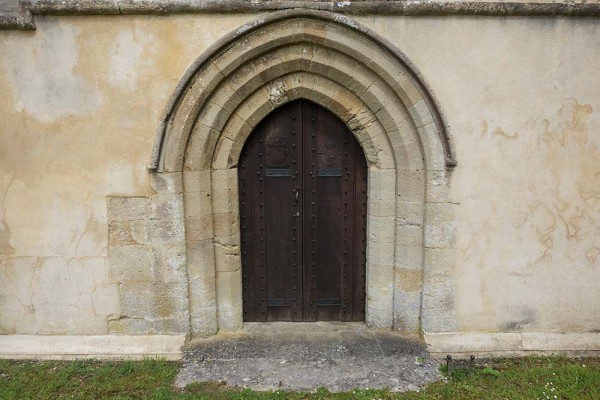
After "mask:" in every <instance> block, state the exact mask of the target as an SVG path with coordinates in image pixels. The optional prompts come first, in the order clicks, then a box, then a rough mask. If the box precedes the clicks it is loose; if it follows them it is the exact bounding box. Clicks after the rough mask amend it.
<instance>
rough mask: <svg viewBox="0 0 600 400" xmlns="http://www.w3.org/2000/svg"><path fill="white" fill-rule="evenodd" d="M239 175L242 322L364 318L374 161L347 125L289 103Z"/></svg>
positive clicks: (255, 141)
mask: <svg viewBox="0 0 600 400" xmlns="http://www.w3.org/2000/svg"><path fill="white" fill-rule="evenodd" d="M238 176H239V182H238V183H239V199H240V228H241V249H242V257H241V258H242V278H243V280H242V285H243V301H244V306H243V307H244V321H327V320H337V321H364V319H365V249H366V229H365V227H366V210H367V165H366V161H365V157H364V154H363V152H362V149H361V147H360V145H359V144H358V142H357V141H356V139H355V138H354V136H353V135H352V133H351V132H350V131H349V130H348V128H347V127H346V126H345V125H344V123H343V122H341V121H340V120H339V119H337V118H336V117H335V116H334V115H333V114H331V113H330V112H329V111H327V110H326V109H324V108H322V107H320V106H318V105H317V104H315V103H312V102H310V101H307V100H298V101H294V102H292V103H288V104H287V105H285V106H282V107H280V108H278V109H276V110H275V111H273V112H272V113H271V114H270V115H269V116H268V117H267V118H265V119H264V120H263V121H262V122H261V123H260V124H259V125H258V126H257V127H256V129H255V130H254V132H253V133H252V135H251V136H250V138H249V139H248V141H247V142H246V144H245V145H244V149H243V150H242V155H241V157H240V162H239V166H238Z"/></svg>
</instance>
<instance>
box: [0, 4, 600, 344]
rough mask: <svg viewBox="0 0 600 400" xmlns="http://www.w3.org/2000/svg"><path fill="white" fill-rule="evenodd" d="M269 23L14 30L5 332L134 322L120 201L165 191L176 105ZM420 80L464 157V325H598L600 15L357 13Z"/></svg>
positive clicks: (225, 19)
mask: <svg viewBox="0 0 600 400" xmlns="http://www.w3.org/2000/svg"><path fill="white" fill-rule="evenodd" d="M257 17H258V15H249V14H245V15H228V16H226V15H209V16H203V15H192V16H171V17H144V16H130V17H38V18H36V24H37V30H36V31H33V32H0V143H2V144H1V145H0V196H1V197H0V333H4V334H14V333H17V334H105V333H107V332H108V323H109V320H118V319H119V318H120V317H121V316H122V315H121V308H120V304H119V283H118V282H116V281H114V280H113V279H112V278H111V276H110V275H109V273H108V267H107V257H108V254H107V243H108V227H107V223H108V222H107V205H106V204H107V196H140V197H145V196H149V195H150V194H151V186H150V182H149V174H148V170H147V165H148V163H149V161H150V159H151V153H152V147H153V144H154V140H155V134H156V131H157V127H158V123H159V121H160V119H161V118H162V116H163V115H162V114H163V112H164V109H165V106H166V104H167V100H168V98H169V97H170V96H171V94H172V93H173V91H174V90H175V87H176V85H177V82H178V81H179V79H180V77H181V76H182V75H183V73H184V72H185V70H186V69H187V67H188V66H189V65H190V64H191V63H192V62H193V61H194V59H195V58H196V57H197V56H198V55H200V54H201V53H202V52H203V51H204V50H205V49H207V48H208V47H209V46H210V45H211V44H212V43H214V42H215V41H217V40H218V39H219V38H221V37H222V36H224V35H225V34H226V33H228V32H230V31H232V30H234V29H237V28H238V27H239V26H241V25H243V24H244V23H246V22H248V21H251V20H253V19H255V18H257ZM356 19H357V20H358V21H359V22H361V23H363V24H364V25H366V26H369V27H371V28H372V29H373V30H374V31H376V32H377V33H379V34H380V35H382V36H384V37H386V38H387V39H388V40H390V41H391V42H392V43H393V44H394V45H395V46H396V47H397V48H398V49H400V50H401V51H403V52H404V53H405V54H406V55H407V56H408V58H409V59H410V60H411V61H412V62H413V63H414V64H415V65H416V67H417V68H418V69H419V70H420V71H421V72H422V74H423V78H424V79H425V81H426V82H427V83H428V84H429V86H430V87H431V88H432V90H433V92H434V93H435V95H436V96H437V99H438V101H439V103H440V105H441V106H442V109H443V111H444V114H445V117H446V119H447V122H448V125H449V128H450V132H451V134H452V141H453V145H454V148H455V151H456V159H457V161H458V166H457V167H455V168H454V170H453V171H452V172H451V174H450V177H451V180H450V190H451V197H452V198H451V200H452V202H454V203H456V205H457V206H456V220H457V230H456V259H455V265H454V268H455V271H456V306H457V320H458V325H459V329H460V330H462V331H492V332H512V331H531V332H591V331H597V330H599V329H600V318H598V316H599V315H600V296H598V292H599V291H600V290H599V289H600V286H599V284H598V282H600V114H599V110H600V80H599V79H598V63H599V62H600V39H599V38H600V21H599V20H597V19H575V18H526V17H523V18H496V17H489V18H468V17H443V18H426V17H420V18H408V17H387V18H383V17H376V18H375V17H372V18H371V17H360V18H356Z"/></svg>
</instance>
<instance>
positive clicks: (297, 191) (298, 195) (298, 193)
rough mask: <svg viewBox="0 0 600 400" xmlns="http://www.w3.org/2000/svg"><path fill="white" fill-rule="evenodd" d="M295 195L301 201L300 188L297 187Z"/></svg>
mask: <svg viewBox="0 0 600 400" xmlns="http://www.w3.org/2000/svg"><path fill="white" fill-rule="evenodd" d="M294 197H295V198H296V202H298V201H300V190H298V189H296V192H295V193H294Z"/></svg>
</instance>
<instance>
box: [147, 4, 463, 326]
mask: <svg viewBox="0 0 600 400" xmlns="http://www.w3.org/2000/svg"><path fill="white" fill-rule="evenodd" d="M177 87H178V89H177V90H176V91H175V92H174V93H173V96H172V97H171V99H170V101H169V103H168V106H167V109H166V111H165V114H164V116H163V119H162V120H161V125H160V128H159V132H158V135H157V140H156V145H155V148H154V152H153V158H152V162H151V165H150V169H151V170H152V171H153V173H152V175H151V182H152V183H153V190H154V191H156V192H157V193H158V195H157V199H156V201H158V202H164V201H165V200H164V199H165V198H172V199H173V204H174V205H173V209H176V210H180V213H172V214H170V215H169V220H168V221H167V222H168V224H160V225H157V226H160V229H161V231H160V232H158V233H159V234H163V233H162V232H163V230H164V229H165V228H163V227H169V228H170V229H171V230H170V231H168V233H169V234H171V231H172V232H173V239H172V240H171V239H169V240H171V241H170V242H168V246H167V245H165V246H164V247H165V249H164V250H163V249H161V250H160V251H156V252H154V253H153V255H154V256H155V258H156V260H157V262H161V263H164V264H165V265H173V264H174V263H173V260H174V257H172V256H171V254H172V253H170V252H169V251H172V252H175V251H176V252H177V254H180V255H182V257H180V258H177V260H180V259H182V258H183V259H185V266H186V268H184V269H177V268H175V267H173V269H174V270H177V271H183V272H181V273H182V274H185V275H186V279H187V280H188V289H187V290H186V291H182V290H176V289H169V293H168V298H169V299H172V300H173V303H174V304H178V305H181V306H182V307H184V305H185V300H188V301H189V303H188V304H187V306H185V307H186V308H185V310H186V312H188V313H189V333H190V336H191V337H204V336H210V335H213V334H215V333H216V332H217V331H219V330H223V331H232V330H236V329H239V328H240V327H242V325H243V294H242V292H243V284H242V282H243V276H242V260H241V240H240V238H241V232H240V223H239V221H240V215H239V212H240V209H239V199H238V195H239V190H238V182H239V181H238V162H239V160H240V154H241V152H242V149H243V146H244V144H245V143H246V141H247V139H248V137H249V136H250V133H251V132H252V131H253V130H254V129H255V128H256V127H257V125H258V124H259V123H260V121H262V120H264V118H265V117H266V116H267V115H269V114H270V113H271V112H273V110H276V109H278V108H279V107H281V106H283V105H284V104H287V103H289V102H292V101H294V100H298V99H308V100H310V101H313V102H314V103H316V104H319V105H321V106H323V107H325V108H327V110H329V111H331V112H332V113H333V114H334V115H335V116H337V117H338V118H339V119H340V120H341V121H343V122H344V123H345V124H346V126H347V127H348V128H349V129H350V130H351V131H352V134H353V135H354V137H356V139H357V140H358V142H359V143H360V145H361V147H362V149H363V150H364V154H365V159H366V160H367V163H368V180H369V182H368V183H369V184H368V189H367V195H368V201H367V208H368V212H367V243H366V252H367V265H366V279H365V281H366V289H365V290H366V293H367V299H366V304H365V322H366V323H367V325H369V326H372V327H377V328H392V327H393V328H394V329H397V330H399V331H402V332H405V333H406V334H408V335H419V334H421V333H422V332H429V333H431V332H453V331H455V330H456V329H458V325H457V322H456V318H455V312H456V310H455V304H454V288H455V285H454V245H455V240H454V236H453V235H454V231H455V228H456V220H455V217H454V212H455V204H454V203H453V201H452V198H451V193H450V190H449V179H448V178H449V175H448V174H447V168H450V167H452V166H453V165H454V164H455V160H454V157H453V155H452V151H451V147H452V146H451V145H450V138H449V136H448V131H447V124H446V122H444V118H442V114H441V111H440V109H439V108H438V106H437V103H436V101H435V98H434V97H433V96H432V94H431V91H430V90H429V88H428V87H427V86H426V85H425V84H424V83H423V81H422V76H421V74H420V73H419V71H418V70H417V69H416V68H415V67H414V65H412V63H410V61H409V60H408V59H407V58H406V56H405V55H404V54H402V53H401V52H400V51H399V50H398V49H395V48H394V47H393V46H392V45H390V44H389V43H388V42H387V41H386V40H385V39H384V38H381V37H378V36H377V34H375V33H374V32H373V31H371V30H369V29H368V28H366V27H364V26H362V25H360V24H359V23H357V22H356V21H353V20H351V19H348V18H346V17H345V16H340V15H337V14H333V13H327V12H321V11H306V10H285V11H282V12H279V13H271V14H269V15H267V16H264V17H261V18H260V19H257V20H256V21H254V22H252V23H251V24H247V25H244V26H242V27H240V28H239V29H237V30H235V31H233V32H231V34H230V35H228V36H227V37H224V38H223V39H222V40H220V41H219V42H217V43H215V45H214V46H213V47H211V48H210V49H209V50H207V51H206V53H204V54H202V55H201V56H199V57H198V59H197V60H196V61H195V62H194V63H193V64H192V66H190V69H189V70H188V71H187V72H186V73H185V75H184V76H183V77H182V79H181V81H180V82H179V84H178V86H177ZM165 195H168V196H165ZM159 204H162V203H159ZM163 235H164V234H163ZM167 250H168V251H167ZM177 265H179V264H177Z"/></svg>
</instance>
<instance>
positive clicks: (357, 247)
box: [352, 141, 367, 321]
mask: <svg viewBox="0 0 600 400" xmlns="http://www.w3.org/2000/svg"><path fill="white" fill-rule="evenodd" d="M354 147H355V148H356V150H355V152H354V158H355V165H356V167H355V171H356V173H355V177H354V186H355V190H354V204H355V207H354V237H353V243H354V244H353V249H354V251H353V255H352V260H353V276H354V300H353V302H352V308H353V310H352V320H353V321H364V320H365V300H366V289H365V288H366V282H365V281H366V263H367V254H366V250H367V161H366V159H365V155H364V153H363V151H362V148H361V147H360V144H358V142H356V141H355V143H354Z"/></svg>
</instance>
